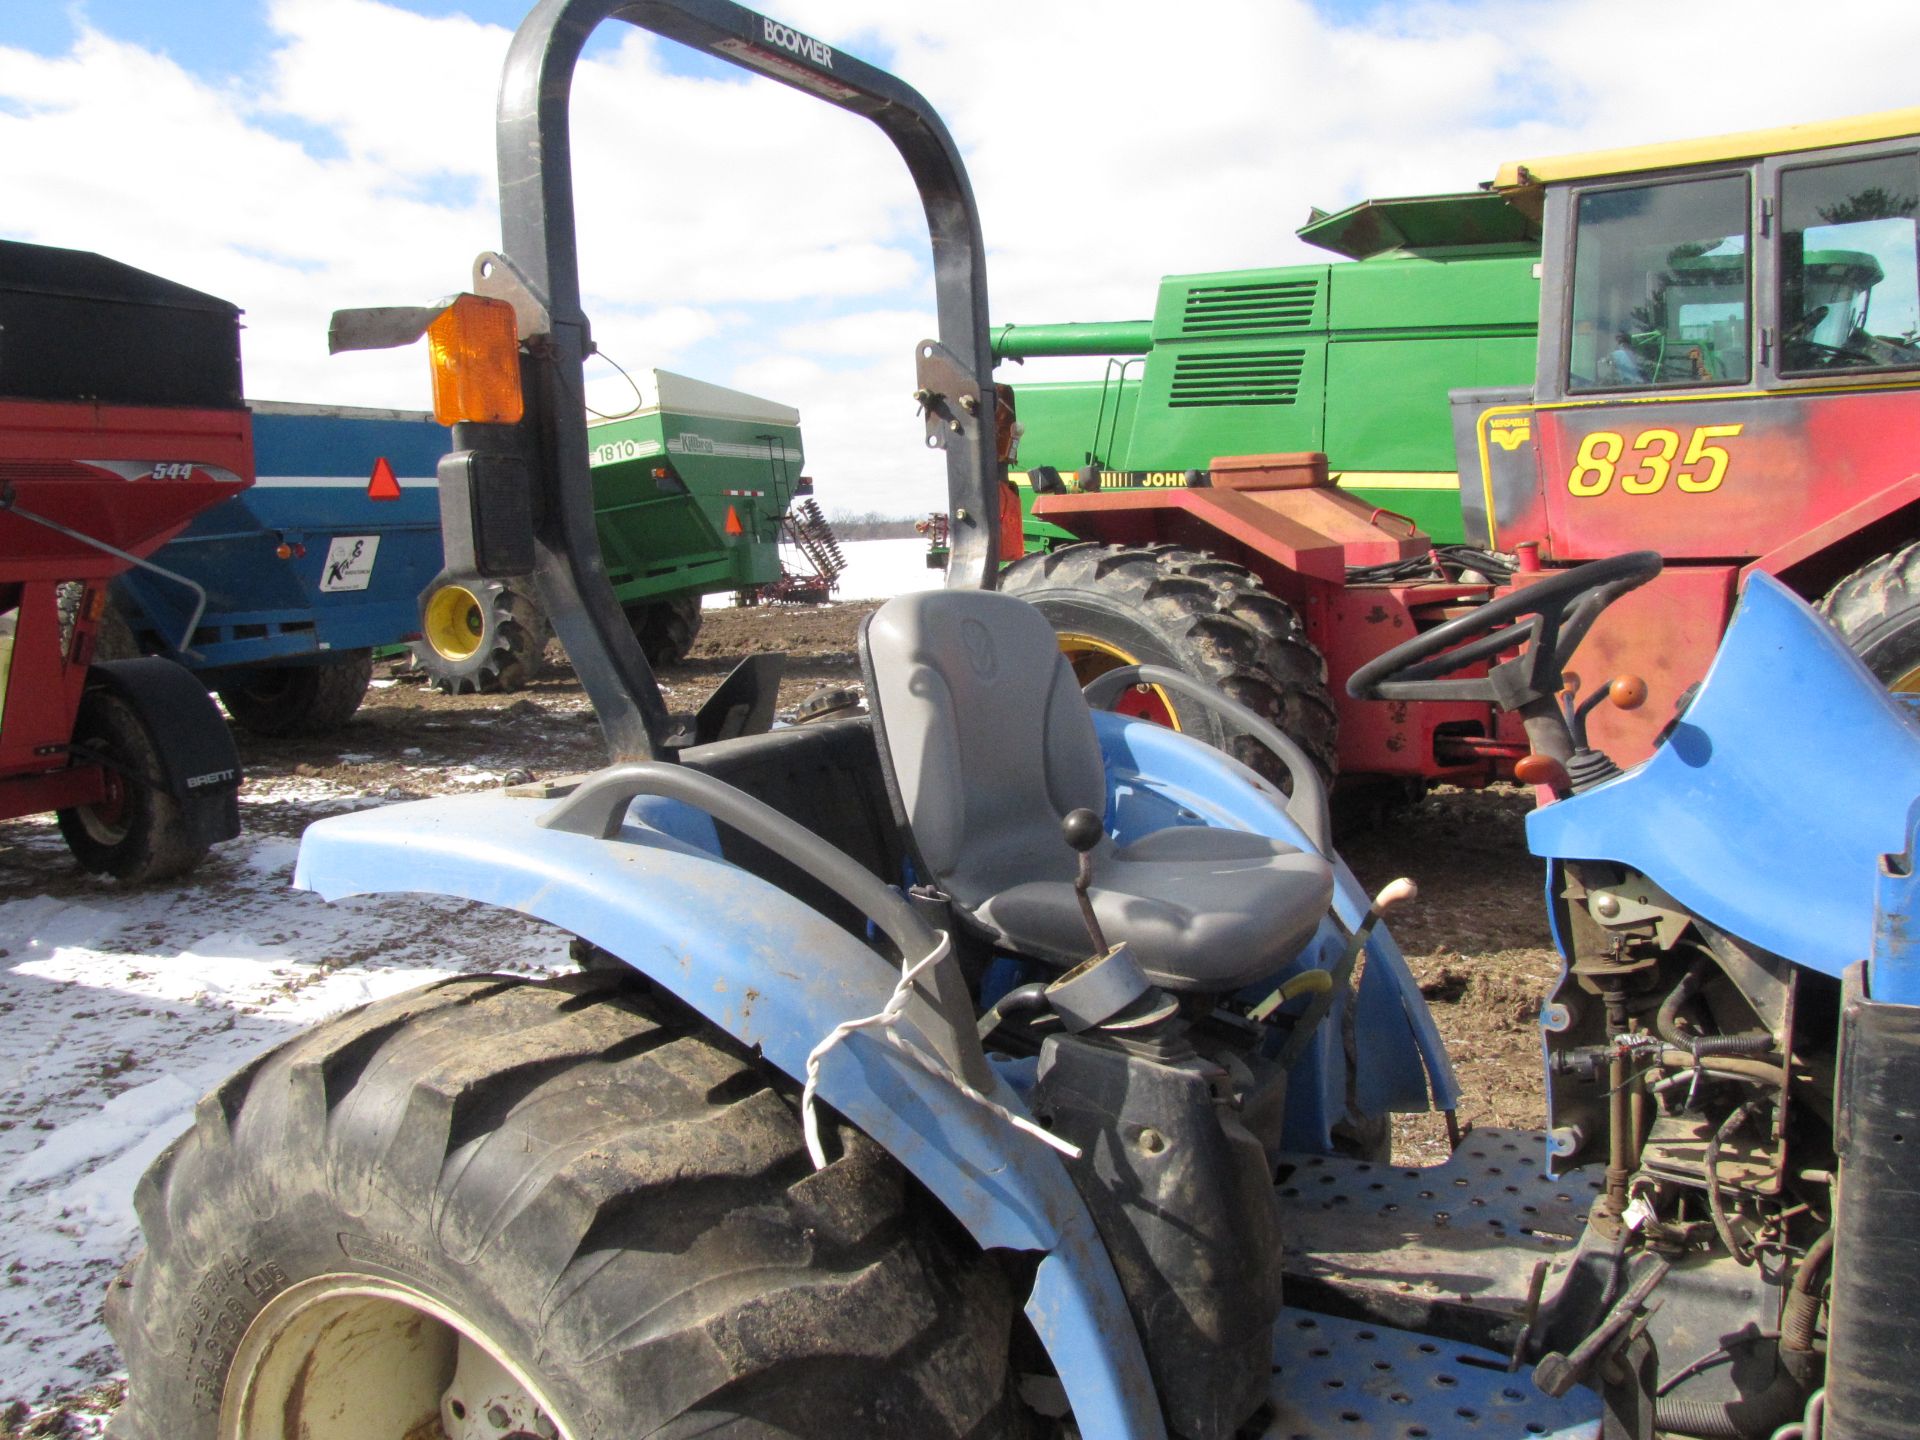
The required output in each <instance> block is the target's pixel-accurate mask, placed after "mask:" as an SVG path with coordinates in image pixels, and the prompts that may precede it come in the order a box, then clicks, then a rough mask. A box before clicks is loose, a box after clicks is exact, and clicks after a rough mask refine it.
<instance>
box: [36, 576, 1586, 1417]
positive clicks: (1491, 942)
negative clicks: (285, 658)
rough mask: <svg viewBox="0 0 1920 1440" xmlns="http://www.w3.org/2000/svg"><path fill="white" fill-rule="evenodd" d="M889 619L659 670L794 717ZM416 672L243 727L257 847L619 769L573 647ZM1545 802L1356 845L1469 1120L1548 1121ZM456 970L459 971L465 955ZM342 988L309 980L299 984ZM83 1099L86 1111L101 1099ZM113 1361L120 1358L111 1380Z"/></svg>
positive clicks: (1450, 818)
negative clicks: (454, 797)
mask: <svg viewBox="0 0 1920 1440" xmlns="http://www.w3.org/2000/svg"><path fill="white" fill-rule="evenodd" d="M872 608H873V607H872V606H871V605H869V604H847V605H837V606H831V607H826V608H823V609H819V610H807V611H770V610H760V611H710V612H708V613H707V615H706V623H705V627H704V630H703V632H702V634H701V636H700V639H699V643H698V644H697V645H696V647H695V649H694V651H693V653H692V654H691V655H690V656H689V657H688V659H687V660H686V661H685V662H684V663H682V664H679V665H676V666H673V667H670V668H669V669H667V670H666V671H665V672H664V673H663V675H662V676H661V679H662V683H663V688H664V689H665V691H666V695H667V702H668V705H669V707H670V708H671V709H673V710H674V711H676V712H691V711H692V710H694V709H695V708H697V706H698V704H699V702H700V701H701V699H703V698H704V697H705V695H706V694H707V693H708V692H709V691H710V690H711V689H712V688H713V687H714V686H715V685H717V684H718V683H719V682H720V680H721V679H722V678H723V677H724V675H725V674H726V672H727V670H728V669H729V668H730V666H731V664H732V663H733V661H734V660H735V659H737V658H738V657H739V656H741V655H743V654H749V653H764V652H770V651H782V652H785V653H786V654H788V655H789V656H790V657H791V659H790V665H789V669H788V673H787V677H786V679H785V681H784V683H783V684H782V686H781V691H780V702H779V703H780V706H781V709H782V711H783V712H785V713H788V714H791V712H792V709H793V707H795V706H796V705H798V704H799V703H800V702H801V701H802V700H804V699H805V698H806V697H808V696H809V695H811V694H813V693H815V692H816V691H819V690H821V689H823V688H829V687H839V686H857V685H858V683H859V666H858V660H857V656H856V652H855V637H856V634H857V630H858V625H859V622H860V620H861V619H862V618H863V617H864V616H865V615H866V614H867V613H868V612H869V611H870V610H871V609H872ZM398 670H399V667H397V666H395V667H383V668H382V669H381V670H380V671H377V672H376V675H377V678H376V683H375V686H374V688H373V689H372V690H371V691H370V692H369V695H368V697H367V701H366V704H365V705H364V706H363V707H362V709H361V711H360V713H359V714H358V715H357V716H355V718H354V720H353V721H352V723H351V724H350V725H348V726H347V727H346V728H345V729H344V730H342V731H341V732H339V733H338V734H336V735H333V736H330V737H327V738H325V739H322V740H314V739H303V740H278V741H275V740H262V739H259V738H255V737H249V736H246V735H244V734H242V735H241V737H240V745H241V756H242V760H243V763H244V765H245V767H246V772H247V775H248V789H247V792H246V796H245V800H244V804H243V809H244V814H245V822H246V825H247V829H248V835H249V836H251V837H255V839H256V841H259V840H262V839H265V840H266V841H267V842H269V845H270V846H271V845H272V844H273V843H278V842H284V843H279V850H281V851H284V852H285V855H286V856H288V857H290V855H291V851H292V842H293V841H294V840H296V839H297V838H298V836H299V834H300V833H301V831H302V830H303V829H304V828H305V827H306V826H307V825H308V824H310V823H311V822H312V821H314V820H316V819H319V818H321V817H322V816H325V815H328V814H333V813H338V812H339V811H340V810H342V809H354V808H361V807H364V806H367V805H375V804H384V803H389V802H393V801H399V800H405V799H413V798H418V797H422V796H425V795H430V794H440V793H448V792H457V791H462V790H472V789H482V788H487V787H490V786H494V785H497V784H499V783H501V782H502V780H513V779H519V778H521V777H520V776H519V775H518V774H516V773H515V772H517V771H522V770H524V771H528V772H531V773H532V774H535V775H540V776H551V775H557V774H565V773H569V772H573V771H578V770H584V769H589V768H592V767H593V766H595V765H598V764H600V763H602V762H603V757H604V752H603V750H602V748H601V745H600V740H599V734H598V731H597V728H596V727H595V725H594V722H593V718H592V714H591V711H590V709H589V707H588V705H587V702H586V699H585V696H584V694H583V692H582V690H581V688H580V686H579V684H578V682H577V681H576V679H575V677H574V675H573V673H572V671H571V669H570V668H569V667H568V666H567V665H566V663H565V661H564V658H563V657H561V656H559V654H558V652H557V649H556V651H555V652H554V655H553V657H552V660H551V662H550V667H549V670H548V673H546V674H545V675H544V676H542V677H541V678H539V679H538V680H536V681H535V682H534V683H532V684H531V685H530V686H529V687H527V688H526V689H525V690H523V691H521V692H519V693H518V694H514V695H485V696H460V697H454V696H444V695H440V694H437V693H435V692H433V691H432V690H430V689H428V688H426V687H424V686H422V685H421V684H419V683H418V682H417V681H416V680H412V679H409V678H404V677H403V676H401V675H399V674H398V673H396V672H397V671H398ZM1530 804H1531V798H1530V796H1529V795H1528V794H1527V793H1526V792H1524V791H1521V790H1518V789H1513V788H1505V789H1496V790H1492V791H1486V792H1460V791H1451V792H1442V793H1437V794H1434V795H1432V796H1430V797H1428V798H1427V799H1425V800H1423V801H1421V802H1419V803H1418V804H1415V805H1412V806H1409V807H1407V808H1405V809H1403V810H1400V811H1398V812H1397V813H1395V814H1393V815H1392V816H1391V817H1390V818H1389V819H1388V820H1386V821H1385V822H1383V823H1378V824H1374V825H1372V826H1370V827H1367V828H1362V829H1353V828H1351V827H1350V828H1349V829H1348V830H1347V832H1346V833H1345V834H1344V835H1343V836H1342V840H1341V843H1342V848H1343V850H1344V852H1345V854H1346V856H1347V859H1348V860H1349V862H1350V863H1351V864H1352V866H1353V868H1354V869H1355V871H1356V872H1357V873H1358V874H1359V876H1360V878H1361V879H1362V881H1363V882H1364V883H1365V884H1366V885H1367V886H1368V888H1369V889H1377V888H1378V887H1379V886H1381V885H1383V884H1385V883H1386V882H1387V881H1388V880H1390V879H1393V878H1394V877H1396V876H1399V875H1408V876H1410V877H1412V878H1413V879H1414V880H1415V881H1417V882H1418V884H1419V886H1420V890H1421V895H1420V898H1419V899H1418V900H1417V901H1415V902H1413V903H1412V904H1410V905H1409V906H1407V907H1405V908H1404V909H1402V910H1400V911H1397V912H1396V913H1395V915H1394V917H1393V920H1392V922H1391V923H1392V928H1393V930H1394V933H1395V935H1396V936H1397V938H1398V939H1399V942H1400V944H1401V947H1402V948H1403V950H1404V951H1405V952H1406V954H1407V957H1408V959H1409V961H1410V963H1411V964H1412V966H1413V969H1414V971H1415V973H1416V975H1417V976H1418V978H1419V980H1420V982H1421V984H1422V988H1423V990H1424V992H1425V993H1426V995H1427V998H1428V1001H1429V1003H1430V1004H1431V1006H1432V1008H1433V1012H1434V1014H1435V1016H1436V1018H1437V1020H1438V1022H1439V1025H1440V1028H1441V1030H1442V1031H1443V1032H1444V1034H1445V1036H1446V1039H1447V1042H1448V1044H1449V1045H1450V1047H1451V1048H1452V1053H1453V1056H1454V1062H1455V1065H1456V1067H1457V1069H1458V1072H1459V1075H1460V1078H1461V1081H1462V1085H1463V1088H1464V1092H1465V1096H1464V1100H1463V1103H1462V1107H1461V1112H1460V1119H1461V1120H1462V1121H1463V1122H1466V1123H1472V1124H1487V1125H1521V1126H1530V1125H1538V1124H1540V1123H1541V1120H1542V1109H1541V1101H1540V1081H1539V1065H1540V1060H1539V1054H1540V1052H1539V1040H1538V1031H1537V1029H1536V1028H1535V1025H1534V1016H1535V1014H1536V1012H1537V1010H1538V1007H1539V1004H1540V1001H1541V998H1542V997H1543V995H1544V994H1545V992H1546V989H1547V987H1548V986H1549V984H1550V983H1551V981H1552V978H1553V974H1554V969H1555V965H1554V960H1553V955H1552V952H1551V950H1550V949H1549V948H1548V939H1547V934H1546V928H1545V922H1544V919H1543V915H1542V899H1541V877H1542V872H1541V867H1540V866H1539V865H1538V864H1537V863H1536V862H1535V861H1534V860H1533V859H1532V857H1530V856H1529V855H1528V854H1527V852H1526V848H1525V843H1524V834H1523V823H1524V818H1525V815H1526V812H1527V810H1528V809H1529V808H1530ZM242 844H243V842H235V852H234V854H232V855H223V852H222V851H216V852H215V855H214V856H213V857H212V858H211V859H210V860H209V862H208V864H207V865H206V866H205V867H203V869H202V871H201V872H200V874H199V875H198V876H197V877H195V878H194V879H193V880H191V881H189V882H187V883H188V884H189V885H191V886H193V887H194V888H193V891H192V905H193V907H194V908H196V909H198V910H201V911H202V912H205V913H207V914H209V915H211V914H212V913H214V912H216V911H218V910H219V909H220V907H221V906H222V904H223V896H226V897H227V901H228V903H229V904H230V906H231V908H232V909H233V910H234V912H235V914H236V916H238V917H240V918H236V919H234V920H232V921H231V923H232V924H233V925H235V926H238V927H240V928H242V929H244V928H246V926H247V925H248V923H249V922H248V920H247V919H246V918H245V917H246V914H247V906H248V904H249V903H254V902H252V901H250V900H249V898H248V897H250V896H252V895H254V894H255V893H256V892H257V891H258V888H259V885H260V883H261V879H262V877H261V876H260V875H259V874H258V873H248V872H249V866H251V868H252V870H253V871H254V872H257V871H258V869H259V866H260V863H261V862H260V861H259V859H258V858H257V854H256V857H255V858H253V859H251V860H249V859H248V858H247V857H245V856H242V855H241V854H240V853H239V848H238V847H240V846H241V845H242ZM223 848H224V847H223ZM272 883H275V884H283V883H284V881H278V880H276V881H273V882H272ZM229 891H231V894H229V893H228V892H229ZM35 897H44V898H45V899H46V900H47V901H49V902H52V901H61V900H70V901H75V902H79V903H82V904H86V903H92V902H94V901H97V900H99V899H102V898H104V896H103V891H102V884H101V882H100V881H97V880H94V879H91V878H89V877H85V876H82V875H79V874H78V873H77V872H76V870H75V868H74V866H73V865H72V862H71V860H70V859H69V858H68V856H67V855H66V852H65V849H64V847H63V846H62V845H61V844H60V842H59V841H58V839H57V836H55V835H54V833H53V832H52V827H51V826H50V824H49V823H48V822H47V821H46V820H31V821H16V822H11V823H7V824H0V902H6V901H15V900H31V899H34V898H35ZM490 913H491V912H490ZM497 921H498V923H499V924H501V925H502V926H504V927H508V928H507V929H503V930H500V931H495V932H491V933H492V934H494V935H495V936H496V937H499V940H500V943H501V944H502V945H504V941H505V937H506V936H507V934H508V931H509V930H512V931H513V932H514V933H515V934H516V935H517V933H518V929H520V928H524V929H527V930H529V931H531V930H533V929H536V928H538V927H533V926H531V923H530V922H526V921H523V920H520V919H519V918H518V917H512V916H499V917H497ZM415 930H417V934H416V933H414V931H415ZM383 934H386V935H387V938H384V939H383V940H382V942H381V943H382V944H383V945H385V946H388V947H390V948H391V947H394V946H395V945H396V942H395V940H394V939H393V938H392V937H391V934H390V933H387V932H383ZM473 938H474V937H472V936H471V935H464V936H463V935H461V934H460V932H459V923H458V922H456V923H454V924H452V925H450V924H449V921H448V918H447V917H446V916H444V915H439V914H437V913H436V912H434V911H432V910H431V909H427V910H423V912H422V914H421V917H420V919H419V921H418V923H417V925H416V926H414V927H413V929H410V930H408V931H406V932H405V933H404V935H403V943H401V944H400V948H399V949H397V950H395V951H394V955H395V957H396V963H397V962H398V960H403V959H404V958H405V956H406V954H407V953H408V952H411V953H414V954H426V953H428V952H432V953H433V954H435V955H439V954H440V953H441V952H443V951H446V950H447V949H448V946H449V944H450V943H451V944H453V945H455V946H457V945H458V942H459V941H460V940H465V941H468V942H471V941H472V940H473ZM345 939H346V937H345V936H343V937H342V942H343V943H342V953H341V954H340V955H339V956H338V957H325V958H317V967H318V968H319V969H324V970H326V971H328V972H332V971H334V970H335V969H336V968H340V967H349V966H352V965H354V964H356V955H355V954H348V953H346V950H347V949H348V948H350V947H348V946H347V945H346V944H345ZM520 943H521V944H522V945H523V946H525V947H528V948H526V949H525V953H526V954H528V955H531V956H533V958H532V959H531V960H530V961H528V962H525V963H528V964H530V965H532V966H534V967H535V968H537V967H538V966H539V965H541V964H543V963H547V962H546V961H544V960H543V959H541V958H540V956H541V952H540V951H539V949H538V942H534V941H531V940H529V939H527V938H526V937H521V941H520ZM549 948H552V947H551V946H549ZM4 953H5V952H4V951H0V954H4ZM359 958H365V957H359ZM556 958H557V952H556ZM429 963H432V962H429ZM438 963H442V964H449V965H454V964H458V960H457V957H454V956H452V955H447V956H445V957H444V958H443V959H441V960H440V961H439V962H438ZM511 963H517V962H510V964H511ZM560 963H564V962H563V961H561V962H560ZM326 978H327V977H326V976H324V975H306V976H303V977H302V978H300V979H298V980H297V981H293V982H289V983H290V985H305V984H312V983H318V982H319V981H324V980H325V979H326ZM240 1013H241V1014H242V1016H243V1017H245V1016H246V1015H247V1013H248V1012H247V1011H246V1010H244V1009H243V1010H242V1011H241V1012H240ZM226 1023H232V1022H230V1021H229V1022H226ZM242 1023H243V1024H244V1023H247V1022H246V1020H245V1019H244V1018H243V1021H242ZM107 1089H108V1090H111V1089H112V1086H111V1085H108V1086H107ZM71 1098H72V1101H73V1103H74V1104H75V1105H76V1106H78V1105H80V1103H81V1101H82V1100H83V1099H85V1097H82V1096H78V1095H76V1096H73V1097H71ZM95 1103H97V1101H96V1102H95ZM0 1109H6V1110H7V1114H6V1117H5V1118H4V1119H0V1127H4V1128H6V1129H12V1128H13V1127H14V1126H15V1125H24V1124H28V1123H31V1124H34V1125H35V1126H37V1127H39V1128H46V1126H47V1123H48V1122H46V1121H44V1119H33V1118H32V1117H29V1116H27V1115H25V1114H16V1113H14V1112H13V1111H12V1109H11V1108H9V1107H0ZM1395 1141H1396V1144H1395V1149H1396V1154H1397V1156H1398V1157H1399V1158H1400V1159H1402V1160H1403V1162H1427V1161H1434V1160H1438V1159H1440V1158H1442V1157H1443V1156H1444V1154H1445V1148H1446V1147H1445V1132H1444V1129H1443V1127H1442V1125H1441V1123H1440V1121H1439V1119H1438V1117H1434V1116H1412V1117H1402V1119H1401V1120H1400V1121H1399V1122H1398V1123H1397V1125H1396V1130H1395ZM102 1263H104V1262H102ZM105 1273H110V1270H109V1271H103V1273H102V1274H101V1275H98V1276H96V1275H93V1274H92V1273H90V1272H88V1273H85V1274H83V1275H82V1276H81V1277H80V1279H79V1280H77V1281H75V1282H74V1283H75V1285H76V1287H77V1289H79V1290H85V1292H86V1294H88V1295H91V1294H94V1293H97V1289H98V1285H100V1284H103V1283H104V1275H105ZM15 1283H20V1282H19V1279H18V1278H16V1280H15ZM76 1293H77V1292H76ZM110 1368H111V1362H110V1361H108V1360H106V1359H105V1358H103V1360H102V1362H101V1364H100V1366H99V1368H98V1369H96V1370H95V1371H94V1373H95V1374H96V1375H99V1374H102V1373H105V1372H110ZM7 1389H8V1387H7V1386H6V1385H4V1384H0V1402H5V1401H6V1400H8V1399H9V1398H10V1397H8V1395H7ZM117 1401H118V1392H117V1389H116V1382H114V1381H113V1380H111V1379H107V1380H104V1381H103V1382H102V1383H100V1384H98V1385H97V1386H95V1387H93V1388H92V1389H91V1390H90V1392H85V1393H81V1394H76V1393H75V1392H74V1391H73V1390H67V1391H66V1392H65V1395H64V1396H63V1398H62V1400H61V1402H60V1403H55V1404H54V1405H52V1406H51V1408H47V1409H43V1408H41V1405H44V1404H45V1401H44V1400H42V1401H41V1402H40V1404H36V1405H35V1406H34V1408H33V1410H32V1411H29V1410H28V1409H27V1408H26V1407H25V1406H24V1405H21V1404H19V1403H18V1402H16V1403H14V1404H5V1403H0V1440H13V1437H15V1436H22V1435H52V1436H59V1435H73V1436H82V1435H93V1434H97V1433H98V1426H99V1424H100V1423H101V1421H102V1420H103V1418H104V1416H105V1415H106V1414H109V1413H111V1411H112V1409H113V1408H114V1406H115V1404H116V1403H117Z"/></svg>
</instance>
